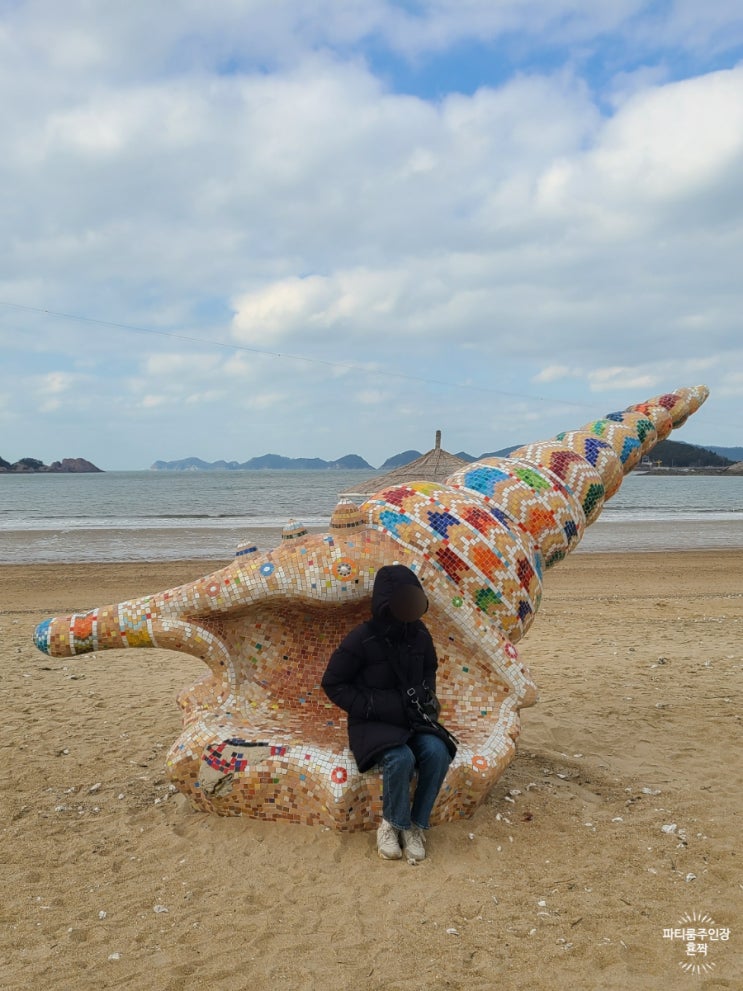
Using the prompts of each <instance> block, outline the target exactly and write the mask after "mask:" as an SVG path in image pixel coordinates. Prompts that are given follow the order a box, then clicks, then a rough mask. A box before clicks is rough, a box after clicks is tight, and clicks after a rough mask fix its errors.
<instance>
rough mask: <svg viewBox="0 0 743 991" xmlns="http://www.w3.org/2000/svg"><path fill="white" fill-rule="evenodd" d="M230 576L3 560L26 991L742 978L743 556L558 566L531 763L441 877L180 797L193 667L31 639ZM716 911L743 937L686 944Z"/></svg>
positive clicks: (580, 984)
mask: <svg viewBox="0 0 743 991" xmlns="http://www.w3.org/2000/svg"><path fill="white" fill-rule="evenodd" d="M210 570H212V567H211V565H210V564H209V563H205V562H203V561H201V562H197V563H172V562H167V563H160V564H144V565H139V564H128V565H69V566H64V567H63V566H59V565H48V566H45V565H35V566H28V567H25V566H10V565H9V566H4V567H0V632H1V633H2V637H1V639H0V674H1V675H2V679H1V683H0V690H1V692H2V712H3V718H2V727H1V729H0V734H1V736H0V739H1V741H2V754H3V763H4V769H3V774H2V803H1V816H2V818H1V819H0V828H1V830H2V834H1V844H2V847H1V853H0V863H1V864H2V880H3V886H2V923H3V924H2V930H1V933H2V935H1V936H0V988H2V989H3V991H20V989H23V991H26V989H36V988H49V989H55V991H56V989H64V991H66V989H94V988H95V989H99V988H119V987H121V988H131V989H136V991H139V989H155V991H158V989H163V991H164V989H168V991H180V989H184V991H185V989H192V988H205V989H228V988H229V989H242V988H256V989H313V991H314V989H324V991H341V989H343V991H345V989H355V991H372V989H374V991H376V989H379V991H382V989H384V991H403V989H404V991H419V989H426V991H439V989H442V991H443V989H468V991H469V989H472V991H479V989H483V991H484V989H495V988H507V989H529V991H541V989H545V991H546V989H550V991H567V989H571V991H573V989H591V991H609V989H617V991H619V989H621V991H635V989H653V991H655V989H659V988H674V989H675V988H687V987H688V988H690V989H694V988H699V987H703V988H705V989H711V988H736V989H737V988H743V979H742V978H741V975H742V974H743V875H742V874H741V847H740V842H739V835H740V823H741V805H742V804H743V798H742V791H743V789H742V788H741V777H742V776H743V775H742V772H741V768H742V767H743V760H742V759H741V756H742V755H741V697H740V683H741V677H742V670H743V648H742V647H741V635H742V634H743V625H742V624H743V555H741V553H740V552H739V551H736V552H729V553H725V552H719V551H716V552H709V553H705V552H688V553H672V554H649V553H648V554H606V555H602V554H583V555H580V554H578V555H573V557H572V558H571V559H570V560H569V561H567V562H565V563H564V564H562V565H561V566H559V567H558V568H556V569H555V570H554V572H551V573H550V574H548V575H547V580H546V588H545V598H544V603H543V606H542V610H541V613H540V615H539V617H538V618H537V620H536V622H535V624H534V628H533V629H532V630H531V632H530V633H529V634H528V636H527V637H526V639H525V640H524V642H523V643H522V645H521V650H522V656H523V657H524V659H525V661H526V662H527V663H528V664H529V665H530V667H531V669H532V672H533V674H534V676H535V678H536V681H537V683H538V684H539V685H540V689H541V701H540V703H539V704H538V705H537V706H536V707H534V708H532V709H528V710H524V712H523V714H522V715H523V733H522V736H521V740H520V744H519V753H518V757H517V758H516V760H515V761H514V762H513V763H512V765H511V767H510V768H509V770H508V772H507V773H506V775H505V777H504V778H503V779H502V780H501V782H500V783H499V784H498V785H497V786H496V788H495V789H494V791H493V793H492V794H491V796H490V798H489V800H488V801H487V803H486V804H485V805H484V806H483V807H481V808H480V810H479V811H478V812H477V814H476V815H475V817H474V818H473V819H471V820H469V821H462V822H459V823H453V824H448V825H444V826H439V827H437V828H436V829H434V830H433V831H432V833H431V834H430V840H429V859H428V860H427V861H425V862H424V863H423V864H421V865H420V866H418V867H410V866H408V865H407V864H405V863H404V862H394V863H385V862H382V861H380V860H379V859H378V858H377V857H376V855H375V850H374V840H373V836H372V835H371V834H355V835H350V836H349V835H341V834H337V833H334V832H331V831H327V830H322V829H312V828H309V827H302V826H292V825H286V824H265V823H258V822H254V821H251V820H248V819H220V818H216V817H210V816H205V815H202V814H199V813H194V812H192V811H190V809H189V807H188V806H187V805H186V804H185V801H184V800H183V799H182V798H181V797H180V796H177V795H173V794H171V793H170V791H169V786H168V781H167V778H166V776H165V773H164V768H163V764H164V760H163V758H164V754H165V752H166V750H167V748H168V747H169V746H170V744H171V743H172V741H173V740H174V739H175V737H176V736H177V735H178V734H179V732H180V718H179V711H178V709H177V707H176V705H175V696H176V693H177V692H178V691H179V690H180V689H181V688H182V687H183V686H184V685H187V684H190V683H191V681H192V680H193V679H194V678H195V677H197V676H198V675H200V674H201V673H202V671H203V668H202V665H201V664H200V663H199V662H198V661H196V660H194V659H193V658H190V657H186V656H184V655H180V654H175V653H171V652H167V651H161V650H140V651H126V652H124V651H116V652H114V651H110V652H102V653H99V654H96V655H93V656H88V657H81V658H72V659H67V660H58V659H54V658H48V657H45V656H44V655H43V654H40V653H38V652H37V651H36V650H35V648H34V646H33V643H32V640H31V635H32V631H33V628H34V626H35V625H36V623H37V622H39V621H40V620H41V619H43V618H45V617H47V616H51V615H54V614H59V613H62V612H68V611H73V610H78V611H80V610H83V609H86V608H89V607H92V606H95V605H102V604H104V603H108V602H112V601H117V600H120V599H123V598H127V597H131V596H134V595H139V594H143V593H146V592H154V591H158V590H160V589H164V588H168V587H170V586H173V585H176V584H180V583H181V582H184V581H189V580H191V579H192V578H194V577H197V576H198V575H201V574H206V573H208V572H209V571H210ZM674 824H675V827H674V829H673V830H670V828H669V830H668V831H664V829H663V827H664V826H667V827H671V826H673V825H674ZM694 913H697V914H698V915H700V914H703V913H707V914H708V915H710V916H711V917H712V918H713V919H714V920H715V923H716V926H717V927H727V928H729V929H730V937H729V939H728V940H727V941H720V940H718V941H711V940H708V939H707V938H706V937H705V939H704V942H705V944H706V945H707V955H706V957H705V956H702V955H701V954H695V955H694V956H687V955H686V946H685V944H684V943H682V942H681V941H680V940H678V939H676V940H672V939H670V938H668V937H667V936H666V937H664V930H669V929H673V928H680V927H682V926H683V925H684V924H683V923H680V922H679V920H680V919H681V918H682V917H683V916H684V915H686V914H688V915H689V916H691V917H693V914H694ZM696 925H697V926H700V925H701V923H696ZM686 926H687V927H688V926H689V923H687V924H686ZM706 926H707V927H712V923H706ZM682 963H691V964H694V963H696V964H697V965H699V966H700V967H701V966H702V965H704V964H706V966H707V968H709V970H708V971H706V972H703V973H701V974H699V975H693V974H688V973H685V972H684V971H683V970H682V968H681V964H682Z"/></svg>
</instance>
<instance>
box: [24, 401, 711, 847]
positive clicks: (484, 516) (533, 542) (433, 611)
mask: <svg viewBox="0 0 743 991" xmlns="http://www.w3.org/2000/svg"><path fill="white" fill-rule="evenodd" d="M706 398H707V389H706V387H704V386H697V387H695V388H689V389H679V390H678V391H677V392H673V393H667V394H664V395H661V396H658V397H655V398H654V399H650V400H648V401H647V402H644V403H640V404H637V405H636V406H632V407H629V408H628V409H627V410H624V411H622V412H617V413H610V414H608V415H607V416H606V417H604V418H602V419H599V420H596V421H594V422H592V423H588V424H586V425H584V426H582V427H580V428H579V429H577V430H573V431H570V432H567V433H563V434H559V435H558V436H557V437H556V438H554V439H552V440H547V441H543V442H538V443H534V444H528V445H526V446H524V447H522V448H520V449H519V450H517V451H514V452H513V454H512V455H511V457H509V458H488V459H485V460H482V461H479V462H476V463H474V464H471V465H467V466H466V467H465V468H461V469H459V470H458V471H456V472H454V474H452V475H451V476H450V477H449V478H448V479H447V481H446V482H445V483H443V484H438V483H431V482H426V481H420V482H413V483H411V484H407V485H399V486H395V487H393V488H388V489H383V490H382V491H380V492H378V493H376V494H375V495H373V496H372V497H371V498H369V499H367V500H366V501H365V502H364V503H363V504H362V505H361V506H357V505H355V504H353V503H350V502H341V503H339V505H338V506H337V507H336V509H335V512H334V513H333V516H332V520H331V524H330V528H329V532H328V533H327V534H324V535H313V536H309V535H308V534H307V532H306V530H305V529H304V527H303V526H302V525H301V524H297V523H294V522H291V523H290V524H289V525H288V526H287V527H286V528H285V530H284V533H283V536H282V541H281V544H280V546H279V547H277V548H276V549H274V550H272V551H269V552H268V553H260V552H259V551H258V550H257V549H256V548H255V547H253V546H250V545H240V546H239V547H238V549H237V553H236V555H235V559H234V561H233V562H232V563H231V564H230V565H228V566H227V567H225V568H223V569H221V570H219V571H216V572H214V573H213V574H211V575H208V576H206V577H203V578H201V579H199V580H197V581H195V582H192V583H190V584H187V585H182V586H180V587H178V588H173V589H169V590H167V591H164V592H160V593H158V594H155V595H148V596H144V597H142V598H138V599H132V600H130V601H128V602H121V603H117V604H114V605H108V606H102V607H100V608H97V609H94V610H92V611H90V612H87V613H84V614H73V615H71V616H64V617H57V618H55V619H50V620H46V621H45V622H43V623H41V624H40V625H39V626H38V627H37V630H36V633H35V642H36V645H37V647H39V649H40V650H42V651H44V652H46V653H48V654H51V655H53V656H57V657H65V656H71V655H75V654H84V653H86V652H90V651H100V650H103V649H105V648H122V647H163V648H168V649H171V650H178V651H182V652H184V653H188V654H191V655H194V656H195V657H198V658H201V659H202V660H203V661H204V663H205V664H206V666H207V668H208V672H207V673H206V674H205V675H204V677H203V678H202V679H201V680H200V681H198V682H197V683H196V684H195V685H193V686H191V687H190V688H188V689H186V690H184V691H183V692H182V693H181V695H180V696H179V699H178V702H179V704H180V706H181V709H182V711H183V724H184V728H183V732H182V734H181V736H180V737H179V738H178V739H177V740H176V741H175V743H174V744H173V746H172V748H171V750H170V752H169V754H168V758H167V766H168V772H169V774H170V777H171V779H172V781H173V782H174V784H175V785H176V786H177V787H178V788H179V789H180V790H181V791H182V792H183V793H184V794H186V795H188V796H189V798H190V799H191V801H192V802H193V804H194V805H195V806H196V807H197V808H199V809H202V810H204V811H212V812H217V813H220V814H222V815H241V814H244V815H248V816H252V817H254V818H259V819H266V820H288V821H292V822H302V823H309V824H322V825H327V826H332V827H334V828H337V829H365V828H372V827H373V826H375V825H377V823H378V821H379V819H380V817H381V809H382V802H381V774H380V773H379V772H378V771H377V770H374V769H373V770H371V771H367V772H366V773H364V774H361V773H359V771H358V768H357V767H356V764H355V762H354V759H353V756H352V755H351V753H350V751H349V749H348V737H347V730H346V717H345V714H344V713H343V712H341V711H340V710H339V709H337V708H336V707H335V706H334V705H333V704H332V703H331V702H329V700H328V699H327V698H326V696H325V695H324V693H323V691H322V689H321V687H320V679H321V677H322V674H323V672H324V670H325V666H326V664H327V661H328V658H329V656H330V653H331V652H332V650H333V649H334V648H335V646H336V645H337V644H338V643H339V642H340V640H341V639H342V638H343V637H344V636H345V635H346V633H348V632H349V631H350V630H351V629H352V628H353V627H354V626H355V625H356V624H358V623H360V622H362V621H363V620H364V619H366V618H367V617H368V615H369V613H370V603H371V593H372V585H373V581H374V576H375V574H376V572H377V570H378V569H379V568H380V567H381V566H382V565H384V564H393V563H400V564H405V565H407V566H408V567H409V568H411V569H412V570H413V571H414V572H415V573H416V574H417V575H418V577H419V579H420V581H421V583H422V585H423V587H424V589H425V592H426V595H427V597H428V599H429V603H430V605H429V611H428V613H427V615H426V625H427V626H428V628H429V630H430V632H431V635H432V637H433V640H434V643H435V645H436V649H437V653H438V657H439V673H438V695H439V698H440V700H441V702H442V706H443V708H442V714H441V718H442V721H443V722H444V723H445V724H446V725H447V726H448V727H449V728H450V729H451V730H452V732H453V733H454V734H455V735H456V736H457V738H458V739H459V742H460V746H459V751H458V753H457V756H456V758H455V759H454V761H453V762H452V765H451V767H450V769H449V772H448V774H447V777H446V780H445V782H444V786H443V788H442V790H441V792H440V794H439V798H438V801H437V803H436V807H435V809H434V816H433V821H434V822H441V821H445V820H451V819H454V818H459V817H462V816H470V815H471V814H472V813H473V812H474V811H475V809H476V808H477V807H478V805H479V804H480V803H481V802H482V801H483V799H484V798H485V797H486V795H487V794H488V792H489V791H490V789H491V788H492V787H493V785H494V784H495V782H496V781H497V780H498V778H499V777H500V776H501V774H502V773H503V771H504V770H505V768H506V767H507V766H508V764H509V762H510V761H511V759H512V757H513V755H514V751H515V741H516V739H517V737H518V735H519V731H520V717H519V711H520V709H521V708H522V707H525V706H529V705H532V704H533V703H534V702H535V701H536V699H537V689H536V686H535V684H534V682H533V680H532V678H531V676H530V674H529V672H528V670H527V669H526V668H525V667H524V665H523V664H521V663H520V661H519V656H518V652H517V648H516V644H517V643H518V641H519V640H520V639H521V637H523V636H524V634H525V633H526V632H527V630H528V629H529V627H530V625H531V623H532V622H533V620H534V617H535V615H536V613H537V610H538V608H539V604H540V601H541V596H542V580H543V574H544V572H545V570H546V569H548V568H550V567H552V566H553V565H554V564H556V563H557V562H559V561H560V560H562V559H563V558H564V557H565V556H566V555H567V554H568V553H570V551H571V550H573V548H574V547H575V546H576V545H577V544H578V542H579V541H580V539H581V537H582V535H583V533H584V531H585V528H586V526H588V525H590V524H591V523H592V522H593V521H594V520H595V519H596V518H597V517H598V515H599V513H600V512H601V508H602V506H603V504H604V502H605V500H606V499H608V498H610V497H611V496H612V495H613V494H614V493H615V492H616V490H617V489H618V488H619V486H620V484H621V482H622V479H623V477H624V475H625V474H626V473H627V472H628V471H630V470H631V468H632V467H634V466H635V465H636V464H637V462H638V461H639V460H640V458H641V457H642V456H643V454H645V453H647V452H648V451H649V450H650V449H651V448H652V447H653V445H654V444H655V443H656V442H657V441H658V440H660V439H663V438H665V437H667V436H668V434H669V433H670V431H671V430H672V429H674V428H675V427H677V426H680V425H681V424H682V423H683V422H684V421H685V420H686V419H687V417H688V416H689V415H691V414H692V413H693V412H695V410H696V409H698V408H699V406H700V405H701V404H702V403H703V402H704V400H705V399H706Z"/></svg>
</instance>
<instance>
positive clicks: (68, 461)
mask: <svg viewBox="0 0 743 991" xmlns="http://www.w3.org/2000/svg"><path fill="white" fill-rule="evenodd" d="M102 470H103V469H102V468H97V467H96V466H95V465H94V464H93V462H92V461H86V459H85V458H62V460H61V461H53V462H52V463H51V464H50V465H45V464H44V462H43V461H39V460H38V459H37V458H21V460H20V461H16V462H14V463H13V464H11V463H10V462H9V461H5V459H4V458H0V473H2V474H14V475H28V474H41V473H44V472H47V473H49V472H65V473H73V474H74V473H77V474H82V473H84V472H95V471H102Z"/></svg>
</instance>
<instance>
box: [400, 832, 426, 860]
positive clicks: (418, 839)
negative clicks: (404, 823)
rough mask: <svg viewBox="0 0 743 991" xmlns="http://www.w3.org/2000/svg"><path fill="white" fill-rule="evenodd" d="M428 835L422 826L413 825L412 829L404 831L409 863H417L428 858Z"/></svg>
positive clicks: (404, 844) (403, 837)
mask: <svg viewBox="0 0 743 991" xmlns="http://www.w3.org/2000/svg"><path fill="white" fill-rule="evenodd" d="M425 842H426V837H425V835H424V833H423V830H422V829H421V828H420V826H411V827H410V829H403V831H402V845H403V847H404V848H405V856H406V857H407V859H408V863H410V864H417V863H419V861H421V860H425V859H426V847H425Z"/></svg>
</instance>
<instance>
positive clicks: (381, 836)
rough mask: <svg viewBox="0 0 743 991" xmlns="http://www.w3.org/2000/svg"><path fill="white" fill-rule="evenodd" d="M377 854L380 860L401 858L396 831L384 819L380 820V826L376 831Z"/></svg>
mask: <svg viewBox="0 0 743 991" xmlns="http://www.w3.org/2000/svg"><path fill="white" fill-rule="evenodd" d="M377 853H378V854H379V856H380V857H381V858H382V860H399V859H400V858H401V857H402V850H401V849H400V839H399V837H398V833H397V830H396V829H395V827H394V826H393V825H392V823H390V822H387V820H386V819H382V825H381V826H380V827H379V829H378V830H377Z"/></svg>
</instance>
